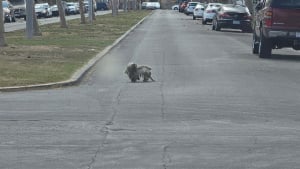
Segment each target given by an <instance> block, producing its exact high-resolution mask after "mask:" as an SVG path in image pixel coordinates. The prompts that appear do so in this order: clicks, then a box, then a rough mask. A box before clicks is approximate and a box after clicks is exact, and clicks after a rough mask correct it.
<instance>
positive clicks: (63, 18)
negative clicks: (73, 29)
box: [56, 0, 68, 28]
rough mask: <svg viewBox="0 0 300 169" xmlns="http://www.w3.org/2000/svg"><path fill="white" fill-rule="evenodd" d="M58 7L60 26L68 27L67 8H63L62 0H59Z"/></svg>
mask: <svg viewBox="0 0 300 169" xmlns="http://www.w3.org/2000/svg"><path fill="white" fill-rule="evenodd" d="M56 3H57V8H58V13H59V18H60V27H61V28H68V25H67V21H66V14H65V9H64V8H63V5H62V2H61V0H57V2H56Z"/></svg>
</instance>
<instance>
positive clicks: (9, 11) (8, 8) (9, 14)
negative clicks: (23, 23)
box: [2, 1, 16, 22]
mask: <svg viewBox="0 0 300 169" xmlns="http://www.w3.org/2000/svg"><path fill="white" fill-rule="evenodd" d="M2 7H3V21H4V22H16V18H15V13H14V7H13V5H12V4H11V3H10V2H9V1H2Z"/></svg>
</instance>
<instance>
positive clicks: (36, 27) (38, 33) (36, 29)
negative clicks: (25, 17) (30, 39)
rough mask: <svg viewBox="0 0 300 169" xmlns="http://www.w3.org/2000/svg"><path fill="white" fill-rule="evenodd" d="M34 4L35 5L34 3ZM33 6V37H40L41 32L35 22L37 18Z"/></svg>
mask: <svg viewBox="0 0 300 169" xmlns="http://www.w3.org/2000/svg"><path fill="white" fill-rule="evenodd" d="M34 4H35V3H34ZM34 4H33V13H32V14H33V16H32V17H33V36H42V32H41V31H40V27H39V24H38V22H37V16H36V14H35V8H34Z"/></svg>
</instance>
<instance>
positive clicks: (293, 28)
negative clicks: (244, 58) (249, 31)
mask: <svg viewBox="0 0 300 169" xmlns="http://www.w3.org/2000/svg"><path fill="white" fill-rule="evenodd" d="M299 9H300V0H293V1H292V0H267V1H266V0H263V1H262V2H261V3H258V4H257V6H256V8H255V16H254V22H253V23H254V26H253V28H254V31H253V45H252V52H253V53H254V54H258V55H259V57H260V58H266V57H269V56H271V54H272V49H281V48H293V49H294V50H300V10H299Z"/></svg>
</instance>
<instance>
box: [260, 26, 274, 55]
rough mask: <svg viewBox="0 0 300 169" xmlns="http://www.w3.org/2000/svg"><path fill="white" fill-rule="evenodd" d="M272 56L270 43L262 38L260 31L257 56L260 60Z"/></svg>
mask: <svg viewBox="0 0 300 169" xmlns="http://www.w3.org/2000/svg"><path fill="white" fill-rule="evenodd" d="M271 54H272V46H271V41H270V40H269V39H267V38H265V37H264V35H263V33H262V31H260V39H259V49H258V56H259V57H260V58H267V57H270V56H271Z"/></svg>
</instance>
